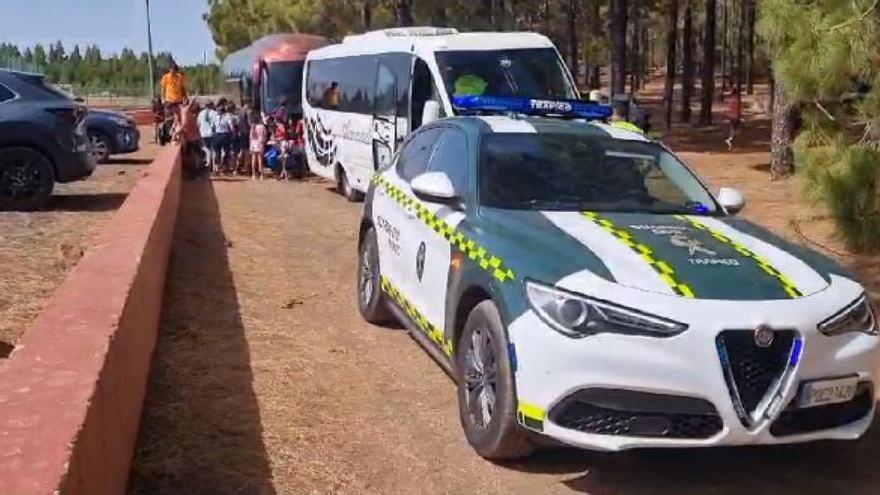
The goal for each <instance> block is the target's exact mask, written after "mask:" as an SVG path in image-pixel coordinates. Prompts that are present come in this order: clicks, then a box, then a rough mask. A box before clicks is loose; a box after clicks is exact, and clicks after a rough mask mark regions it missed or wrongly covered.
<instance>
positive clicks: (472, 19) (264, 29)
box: [205, 0, 607, 58]
mask: <svg viewBox="0 0 880 495" xmlns="http://www.w3.org/2000/svg"><path fill="white" fill-rule="evenodd" d="M598 1H599V0H579V3H580V5H579V8H580V12H582V13H584V12H586V11H587V7H588V6H589V5H590V4H593V3H595V2H598ZM397 3H400V2H396V1H393V0H209V12H208V13H207V14H206V15H205V20H206V21H207V22H208V25H209V26H210V28H211V32H212V33H213V36H214V41H215V42H216V44H217V47H218V48H217V55H218V57H219V58H223V57H224V56H225V55H226V54H228V53H231V52H233V51H235V50H238V49H239V48H243V47H245V46H247V45H249V44H250V43H251V42H253V41H254V40H256V39H257V38H259V37H261V36H264V35H266V34H272V33H279V32H302V33H311V34H318V35H321V36H326V37H329V38H332V39H341V38H342V37H344V36H345V35H347V34H352V33H357V32H363V31H364V30H365V29H366V27H367V26H366V25H365V19H364V15H363V13H364V7H365V4H366V5H367V6H368V7H369V8H368V10H369V12H370V13H371V15H370V18H371V25H370V28H371V29H382V28H387V27H392V26H394V24H395V22H396V16H395V4H397ZM568 4H569V2H568V1H567V0H504V1H500V0H494V1H487V0H412V1H411V5H412V13H413V16H414V17H415V24H416V25H417V26H418V25H437V24H443V25H447V26H454V27H456V28H458V29H460V30H465V31H467V30H487V29H494V28H501V29H506V30H511V29H514V30H534V31H541V32H543V33H545V34H547V35H548V36H549V37H550V38H551V39H553V40H554V41H555V42H557V45H558V46H560V47H564V46H565V43H562V41H563V40H564V39H565V36H566V29H567V19H568V18H567V14H566V13H567V9H568ZM493 5H494V6H495V7H494V10H493V8H492V6H493ZM582 16H583V14H582ZM579 24H580V26H579V27H580V28H581V33H580V36H581V39H582V41H583V42H584V43H586V51H587V53H590V54H593V53H595V54H597V56H598V55H601V54H602V53H603V51H604V47H605V41H604V39H605V37H606V34H607V33H605V32H604V31H603V30H601V29H600V32H594V31H591V30H590V29H589V26H590V21H589V20H588V19H586V18H583V19H582V20H581V21H580V23H579Z"/></svg>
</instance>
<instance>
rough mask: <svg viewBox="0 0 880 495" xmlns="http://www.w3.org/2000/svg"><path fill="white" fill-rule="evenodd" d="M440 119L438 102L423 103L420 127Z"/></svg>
mask: <svg viewBox="0 0 880 495" xmlns="http://www.w3.org/2000/svg"><path fill="white" fill-rule="evenodd" d="M439 119H440V102H438V101H437V100H428V101H426V102H425V108H423V109H422V125H427V124H430V123H431V122H434V121H435V120H439Z"/></svg>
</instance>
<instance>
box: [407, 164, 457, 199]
mask: <svg viewBox="0 0 880 495" xmlns="http://www.w3.org/2000/svg"><path fill="white" fill-rule="evenodd" d="M410 186H411V187H412V190H413V193H414V194H415V195H416V197H417V198H419V199H422V200H425V201H428V202H430V203H444V204H448V203H452V202H454V201H455V200H457V199H458V197H457V196H456V194H455V187H454V186H453V185H452V181H451V180H449V176H447V175H446V174H444V173H443V172H426V173H424V174H421V175H417V176H416V177H414V178H413V180H412V182H411V183H410Z"/></svg>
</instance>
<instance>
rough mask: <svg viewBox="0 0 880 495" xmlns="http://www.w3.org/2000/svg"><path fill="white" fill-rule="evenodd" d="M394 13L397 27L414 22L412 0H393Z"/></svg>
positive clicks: (406, 25)
mask: <svg viewBox="0 0 880 495" xmlns="http://www.w3.org/2000/svg"><path fill="white" fill-rule="evenodd" d="M394 13H395V15H396V17H397V26H398V27H408V26H412V25H413V24H415V20H414V19H413V15H412V0H395V1H394Z"/></svg>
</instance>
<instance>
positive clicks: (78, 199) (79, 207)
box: [43, 193, 128, 212]
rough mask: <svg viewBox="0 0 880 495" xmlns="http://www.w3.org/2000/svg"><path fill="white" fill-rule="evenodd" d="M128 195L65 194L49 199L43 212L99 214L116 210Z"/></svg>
mask: <svg viewBox="0 0 880 495" xmlns="http://www.w3.org/2000/svg"><path fill="white" fill-rule="evenodd" d="M127 197H128V193H99V194H67V195H56V196H52V197H51V199H49V203H48V204H46V207H45V208H43V209H44V210H45V211H69V212H89V211H94V212H100V211H115V210H118V209H119V207H120V206H122V203H123V202H125V198H127Z"/></svg>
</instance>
